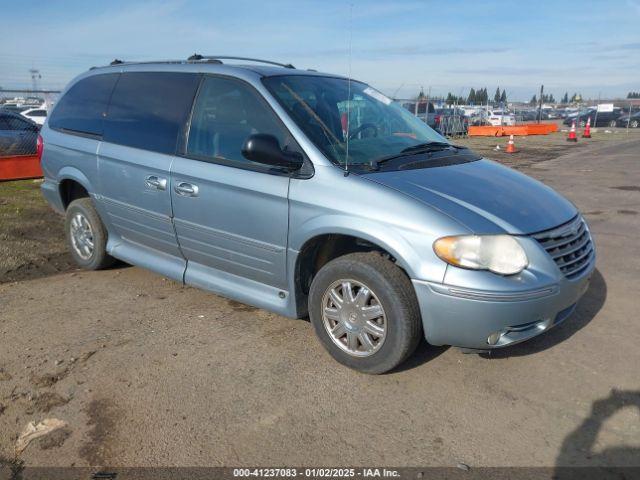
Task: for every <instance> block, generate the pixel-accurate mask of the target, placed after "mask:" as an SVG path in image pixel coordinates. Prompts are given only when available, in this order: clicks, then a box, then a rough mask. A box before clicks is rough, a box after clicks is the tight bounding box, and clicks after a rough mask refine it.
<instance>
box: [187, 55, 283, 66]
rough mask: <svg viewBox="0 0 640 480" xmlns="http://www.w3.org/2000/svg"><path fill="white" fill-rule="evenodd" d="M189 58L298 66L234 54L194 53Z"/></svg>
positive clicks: (193, 59) (192, 59)
mask: <svg viewBox="0 0 640 480" xmlns="http://www.w3.org/2000/svg"><path fill="white" fill-rule="evenodd" d="M187 60H188V61H190V62H193V61H200V60H218V61H220V60H245V61H247V62H258V63H266V64H269V65H275V66H277V67H284V68H293V69H295V68H296V67H294V66H293V65H291V64H290V63H278V62H272V61H271V60H261V59H259V58H249V57H233V56H228V55H199V54H197V53H194V54H193V55H191V56H190V57H189V58H188V59H187ZM220 63H222V62H220Z"/></svg>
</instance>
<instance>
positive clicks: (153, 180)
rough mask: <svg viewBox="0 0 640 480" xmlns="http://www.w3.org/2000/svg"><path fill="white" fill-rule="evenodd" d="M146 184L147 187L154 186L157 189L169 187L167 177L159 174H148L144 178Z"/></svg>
mask: <svg viewBox="0 0 640 480" xmlns="http://www.w3.org/2000/svg"><path fill="white" fill-rule="evenodd" d="M144 184H145V185H146V186H147V188H154V189H156V190H166V189H167V179H166V178H160V177H158V176H157V175H148V176H147V177H146V178H145V179H144Z"/></svg>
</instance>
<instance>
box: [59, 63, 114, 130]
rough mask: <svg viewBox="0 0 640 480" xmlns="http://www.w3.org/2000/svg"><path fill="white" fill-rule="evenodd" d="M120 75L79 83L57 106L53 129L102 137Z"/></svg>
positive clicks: (103, 75)
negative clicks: (104, 123)
mask: <svg viewBox="0 0 640 480" xmlns="http://www.w3.org/2000/svg"><path fill="white" fill-rule="evenodd" d="M118 76H119V74H117V73H108V74H102V75H92V76H90V77H87V78H83V79H82V80H80V81H78V82H77V83H75V84H74V85H73V86H72V87H71V88H70V89H69V90H68V91H67V93H66V94H65V95H64V96H63V97H62V98H61V99H60V101H59V102H58V103H57V105H56V107H55V109H54V110H53V113H52V114H51V118H50V119H49V127H51V128H54V129H63V130H69V131H72V132H78V133H85V134H90V135H98V136H100V135H102V127H103V120H104V115H105V113H106V111H107V104H108V103H109V97H110V96H111V92H112V91H113V87H114V86H115V84H116V81H117V80H118Z"/></svg>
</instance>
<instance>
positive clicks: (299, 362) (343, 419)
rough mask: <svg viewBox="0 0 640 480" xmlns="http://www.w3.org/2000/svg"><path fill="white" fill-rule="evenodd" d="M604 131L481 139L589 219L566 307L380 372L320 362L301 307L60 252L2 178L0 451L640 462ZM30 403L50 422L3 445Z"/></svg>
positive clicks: (626, 241) (623, 152)
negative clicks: (594, 265)
mask: <svg viewBox="0 0 640 480" xmlns="http://www.w3.org/2000/svg"><path fill="white" fill-rule="evenodd" d="M552 137H556V138H552ZM636 138H637V137H636ZM491 140H492V141H493V142H496V140H495V139H491ZM619 140H620V137H616V141H611V142H607V141H604V140H602V141H597V140H596V141H594V142H589V144H587V142H579V146H577V147H576V146H568V145H566V142H565V143H562V142H564V140H563V137H562V135H560V134H558V135H556V136H550V137H547V138H545V139H544V140H538V141H539V142H542V143H546V142H548V147H549V148H550V149H556V148H557V149H559V151H560V150H561V151H564V152H565V153H566V152H567V151H568V152H570V153H569V154H568V155H564V156H562V157H559V158H556V159H553V160H548V161H542V162H533V161H532V160H531V159H527V158H528V157H527V155H529V154H528V153H523V154H521V156H520V157H518V156H513V157H509V158H508V159H506V158H505V156H506V154H503V153H502V152H494V153H492V154H489V153H487V156H489V157H491V158H494V159H497V160H499V161H505V162H506V161H508V162H514V163H518V162H519V161H521V163H522V164H521V165H517V166H518V168H522V169H524V170H525V171H527V173H529V174H531V175H533V176H535V177H537V178H540V179H543V180H544V181H545V182H547V183H548V184H550V185H551V186H552V187H554V188H556V189H557V190H559V191H560V192H561V193H563V194H565V195H566V196H567V197H568V198H570V199H571V200H572V201H574V202H575V203H576V204H577V205H578V207H579V208H580V209H581V210H582V211H583V212H585V214H586V217H587V219H588V220H589V222H590V225H591V228H592V230H593V232H594V236H595V240H596V243H597V246H598V249H599V250H598V254H599V259H598V269H597V271H596V273H595V275H594V278H593V281H592V284H591V286H590V289H589V290H588V292H587V294H586V296H585V298H584V299H583V301H582V302H581V303H580V304H579V306H578V308H577V311H576V313H575V314H574V316H573V317H571V319H570V320H569V321H567V322H565V324H563V325H562V326H560V327H558V328H557V329H555V330H553V331H551V332H549V333H548V334H545V335H543V336H541V337H538V338H537V339H534V340H533V341H530V342H528V343H525V344H522V345H519V346H515V347H512V348H510V349H508V350H504V351H502V352H499V353H497V354H495V355H493V356H491V357H482V356H477V355H464V354H462V353H461V352H459V351H458V350H457V349H454V348H443V347H441V348H434V347H429V346H427V345H425V344H423V345H421V347H420V348H419V350H418V352H417V353H416V354H415V356H414V357H413V358H412V359H411V360H410V361H409V362H408V363H407V364H405V365H403V367H402V368H401V369H399V370H398V371H395V372H392V373H390V374H387V375H382V376H377V377H372V376H366V375H361V374H358V373H356V372H353V371H350V370H348V369H345V368H343V367H341V366H339V365H338V364H336V363H335V362H334V361H333V360H331V359H330V358H329V356H328V355H327V354H326V353H325V352H324V351H323V350H322V348H321V347H320V345H319V343H318V342H317V341H316V340H315V338H314V336H313V331H312V328H311V326H310V325H309V323H308V322H305V321H300V320H291V319H286V318H282V317H279V316H277V315H274V314H271V313H268V312H266V311H263V310H259V309H255V308H253V307H249V306H246V305H241V304H238V303H236V302H232V301H229V300H226V299H223V298H221V297H217V296H215V295H212V294H210V293H207V292H204V291H200V290H196V289H193V288H188V287H184V286H182V285H179V284H176V283H174V282H171V281H169V280H166V279H164V278H162V277H160V276H158V275H155V274H153V273H150V272H147V271H145V270H142V269H139V268H135V267H125V266H121V267H119V268H114V269H111V270H107V271H101V272H78V271H68V270H69V269H70V268H72V267H71V266H70V263H69V261H68V259H66V260H64V259H65V258H66V257H65V253H64V250H63V248H64V247H63V242H62V238H61V235H60V231H61V230H60V226H61V221H60V219H59V218H58V217H56V216H55V215H53V214H52V213H50V212H49V210H46V209H44V207H43V204H42V202H41V200H39V199H38V196H37V194H36V193H35V190H34V189H35V188H36V187H37V185H35V184H34V183H33V182H15V183H6V184H0V195H1V196H0V199H1V200H2V202H1V204H0V213H1V215H2V217H1V219H2V222H1V223H0V235H2V237H1V238H2V248H3V250H2V255H1V257H0V258H1V260H2V267H1V268H2V270H0V275H1V277H0V278H1V279H2V281H3V282H5V283H3V284H1V285H0V344H1V345H2V348H1V349H0V463H2V461H3V459H4V461H5V462H7V463H12V464H13V465H18V464H19V463H20V462H24V464H25V465H27V466H42V465H47V466H52V465H57V466H69V465H79V466H83V465H94V466H99V465H110V466H118V465H120V466H144V465H171V466H175V465H182V466H197V465H202V466H216V465H227V466H228V465H235V466H238V465H274V466H278V465H316V466H318V465H371V464H376V465H388V466H398V465H407V466H412V465H415V466H418V465H440V466H456V465H457V464H459V463H464V464H466V465H469V466H471V468H472V469H473V468H476V467H478V466H498V465H515V466H554V465H638V466H640V377H639V375H638V365H640V351H639V350H638V348H637V343H638V338H640V324H639V323H638V321H637V298H638V296H639V295H640V291H639V287H638V277H639V275H638V274H639V273H640V260H638V258H639V257H640V247H639V246H638V243H637V239H638V238H639V237H640V216H638V212H640V187H638V185H640V162H639V161H638V160H639V158H640V154H639V152H640V141H638V140H637V139H636V140H634V141H619ZM484 141H485V142H487V140H484ZM501 141H503V142H505V141H506V140H505V139H502V140H501ZM526 141H527V142H532V143H531V145H530V146H529V147H527V148H546V147H542V146H540V147H534V141H533V138H531V139H526ZM469 142H477V146H476V147H474V148H478V150H480V151H481V148H480V145H481V141H478V140H475V139H473V140H469ZM460 143H461V142H460ZM518 144H519V145H518V146H520V145H522V148H523V149H524V147H525V146H526V144H525V142H524V141H522V142H521V141H520V140H518ZM483 145H485V146H486V145H489V144H488V143H486V144H483ZM535 145H538V144H537V143H535ZM574 147H575V148H574ZM572 150H573V151H572ZM502 155H505V156H502ZM535 156H536V158H537V154H536V155H535ZM525 163H526V164H525ZM16 208H19V209H20V215H16V214H14V211H15V209H16ZM36 212H40V213H39V214H38V213H36ZM25 218H26V219H28V221H25ZM55 258H57V259H59V260H60V259H63V260H60V263H58V264H56V263H55V261H54V260H53V259H55ZM51 263H53V264H54V265H53V266H51ZM26 265H30V266H29V267H27V266H26ZM64 270H67V272H66V273H60V274H55V275H54V273H56V272H57V271H64ZM16 280H20V281H16ZM45 418H57V419H60V420H63V421H64V422H66V424H67V426H66V427H64V428H63V429H59V430H58V431H56V432H55V433H54V434H51V435H47V436H44V437H42V438H40V439H38V440H35V441H34V442H33V443H32V444H31V445H29V446H28V447H27V448H26V449H25V450H24V452H22V453H21V454H20V455H19V456H16V455H15V450H14V447H15V443H16V440H17V438H18V435H19V434H20V432H21V431H22V430H23V429H24V428H25V426H26V425H27V423H28V422H30V421H34V422H36V423H38V422H40V421H42V420H43V419H45Z"/></svg>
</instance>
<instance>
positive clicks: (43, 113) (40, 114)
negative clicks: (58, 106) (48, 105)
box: [28, 110, 47, 117]
mask: <svg viewBox="0 0 640 480" xmlns="http://www.w3.org/2000/svg"><path fill="white" fill-rule="evenodd" d="M28 115H29V116H30V117H46V116H47V111H46V110H34V111H33V112H30V113H29V114H28Z"/></svg>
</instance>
